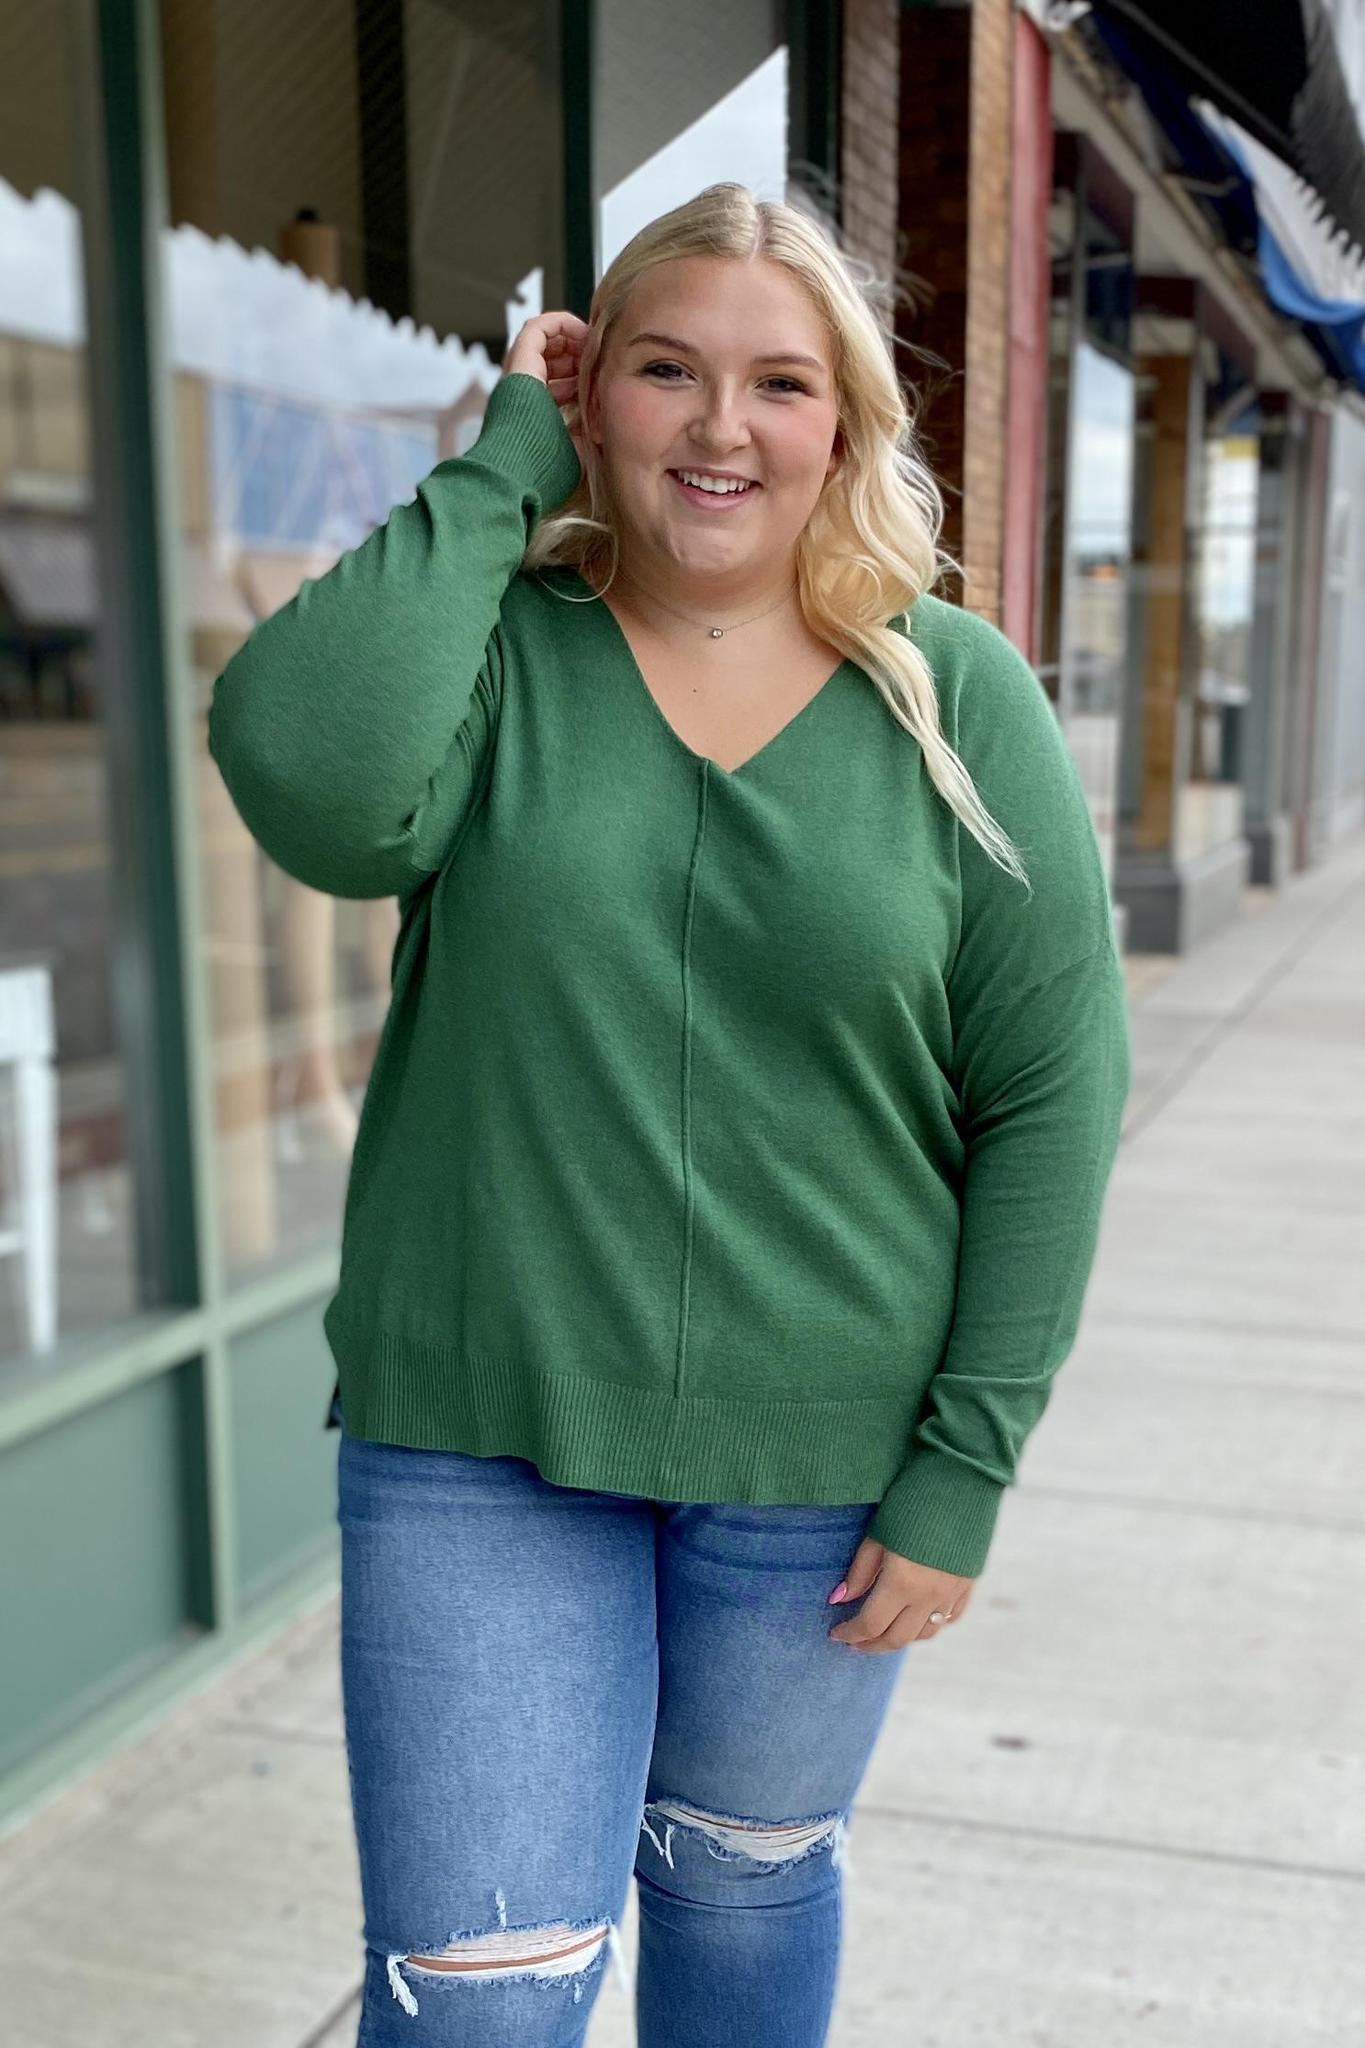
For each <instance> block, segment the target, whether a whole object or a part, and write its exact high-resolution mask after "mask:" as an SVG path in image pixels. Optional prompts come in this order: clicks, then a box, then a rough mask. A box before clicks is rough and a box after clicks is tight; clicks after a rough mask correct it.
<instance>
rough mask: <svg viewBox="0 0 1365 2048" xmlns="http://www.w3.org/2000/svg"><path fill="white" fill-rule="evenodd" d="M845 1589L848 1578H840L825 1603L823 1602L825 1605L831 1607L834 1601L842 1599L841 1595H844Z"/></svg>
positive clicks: (846, 1588) (846, 1589)
mask: <svg viewBox="0 0 1365 2048" xmlns="http://www.w3.org/2000/svg"><path fill="white" fill-rule="evenodd" d="M847 1591H848V1580H847V1579H840V1581H839V1583H838V1585H837V1586H836V1587H835V1588H834V1591H833V1592H832V1593H831V1594H830V1596H829V1599H828V1600H827V1601H826V1603H825V1604H826V1606H828V1607H833V1606H834V1604H835V1602H836V1601H839V1600H842V1599H843V1597H844V1595H845V1593H846V1592H847Z"/></svg>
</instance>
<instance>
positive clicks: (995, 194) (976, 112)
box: [896, 0, 1014, 623]
mask: <svg viewBox="0 0 1365 2048" xmlns="http://www.w3.org/2000/svg"><path fill="white" fill-rule="evenodd" d="M900 23H901V61H900V95H899V98H900V138H899V151H898V183H899V187H900V195H899V208H900V229H901V262H902V264H903V266H904V272H905V276H904V300H905V302H903V303H902V304H900V305H899V306H898V308H897V318H896V332H897V338H898V341H899V343H900V344H902V346H901V347H900V349H899V350H898V355H899V359H900V364H901V371H902V375H903V376H904V377H905V379H906V381H907V382H908V383H909V384H910V385H911V387H912V388H913V390H914V392H915V394H916V397H917V400H918V402H919V424H920V438H921V441H922V443H923V445H924V450H925V454H926V456H927V458H928V460H929V462H930V463H931V465H932V467H933V469H934V472H935V475H936V476H937V477H938V480H939V483H940V485H941V486H942V488H943V492H944V499H945V508H946V518H945V521H944V532H943V539H944V544H945V545H946V546H947V547H948V548H949V549H950V550H951V551H952V553H953V554H955V555H956V556H957V557H958V559H959V561H961V563H962V565H963V569H964V571H965V573H966V587H965V589H964V588H963V587H962V586H961V584H960V582H959V579H957V578H956V577H952V578H949V579H946V580H945V582H944V584H943V585H942V586H941V588H942V590H943V594H944V595H945V596H948V597H952V598H955V599H958V600H959V601H960V602H963V603H965V604H967V605H968V606H969V608H970V609H971V610H973V611H979V612H982V613H984V614H985V615H986V616H987V617H988V618H990V619H992V620H994V621H996V622H997V623H998V621H999V616H1000V603H1001V557H1002V550H1003V532H1004V470H1005V424H1006V416H1005V397H1006V388H1007V370H1008V337H1009V320H1008V314H1009V289H1008V279H1009V209H1010V183H1009V166H1010V137H1011V47H1012V38H1013V32H1014V31H1013V8H1012V0H974V4H973V5H972V6H971V7H960V8H944V9H937V8H907V9H906V10H905V11H904V12H903V13H902V15H901V17H900ZM925 352H927V359H926V353H925Z"/></svg>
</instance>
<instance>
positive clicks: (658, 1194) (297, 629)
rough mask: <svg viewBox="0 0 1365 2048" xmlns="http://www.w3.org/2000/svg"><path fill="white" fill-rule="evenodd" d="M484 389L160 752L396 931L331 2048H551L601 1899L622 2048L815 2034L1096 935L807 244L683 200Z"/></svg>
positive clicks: (355, 1193) (1038, 1391) (1095, 1073)
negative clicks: (459, 435) (451, 452)
mask: <svg viewBox="0 0 1365 2048" xmlns="http://www.w3.org/2000/svg"><path fill="white" fill-rule="evenodd" d="M503 371H504V375H503V377H502V379H501V381H500V383H499V384H498V385H497V386H496V387H495V389H494V391H493V393H492V395H491V397H490V400H489V404H488V408H487V412H486V415H485V418H484V421H483V425H482V428H481V431H480V434H479V437H478V439H477V441H476V442H475V443H474V444H473V445H472V446H471V447H470V448H469V449H468V451H467V452H466V453H465V454H464V455H462V456H459V457H455V458H451V459H448V460H446V461H443V462H441V463H438V464H437V466H436V467H435V469H434V470H433V471H432V472H431V474H430V475H429V476H428V477H427V478H426V479H425V480H424V482H423V483H422V484H421V485H419V486H418V489H417V493H416V497H415V499H414V500H413V501H412V502H411V503H409V504H407V505H404V506H401V507H399V508H397V509H396V510H395V511H394V512H393V513H392V514H391V515H390V517H389V519H388V520H387V522H386V523H385V525H384V526H382V527H381V528H379V529H378V530H377V531H376V532H375V533H373V534H372V535H370V536H369V538H368V539H367V540H366V541H365V542H364V543H363V544H362V545H361V546H360V547H358V548H356V549H354V550H352V551H351V552H350V553H348V554H346V555H344V556H343V557H342V558H341V559H340V561H338V562H337V563H336V564H335V566H334V567H333V568H332V569H331V570H329V571H328V572H327V574H326V575H324V576H322V577H320V578H318V579H316V580H314V581H312V582H310V583H306V584H304V586H303V587H302V588H301V589H300V591H299V592H298V594H297V596H296V597H295V598H294V599H293V600H292V601H291V602H290V603H289V604H287V605H286V606H285V607H284V608H283V610H281V611H280V612H277V613H276V614H275V615H274V616H273V617H271V618H269V619H267V620H265V621H264V622H263V623H262V624H261V625H260V626H259V627H258V628H257V629H256V630H255V632H254V633H253V634H252V636H251V638H250V639H249V640H248V642H247V643H246V645H245V646H244V647H243V648H242V649H241V650H240V651H239V652H238V654H237V655H236V656H235V657H234V658H233V660H232V661H231V662H230V663H229V664H228V666H227V668H226V669H225V670H224V672H223V674H222V676H221V677H220V678H219V680H218V683H217V685H216V689H215V695H214V701H213V706H212V711H211V715H210V719H211V722H210V744H211V746H212V750H213V753H214V757H215V759H216V760H217V761H218V763H219V765H220V767H221V769H222V772H223V774H224V776H225V778H226V780H227V783H228V787H229V789H230V790H231V792H232V794H233V797H234V799H235V800H236V802H237V804H238V807H239V808H240V810H241V812H242V814H243V816H244V818H245V819H246V822H247V823H248V825H249V826H250V827H251V829H252V830H253V832H254V833H255V834H256V836H257V838H258V839H259V840H260V841H261V843H262V844H263V845H264V846H265V848H266V850H267V851H268V852H269V853H270V854H271V855H272V856H273V858H274V859H275V860H276V861H277V862H278V863H279V864H280V865H281V866H282V867H284V868H286V869H287V870H289V872H291V873H292V874H295V875H297V876H299V877H300V878H301V879H302V880H304V881H306V882H310V883H312V884H313V886H315V887H316V888H319V889H323V890H328V891H331V892H332V893H334V894H337V895H342V896H357V897H364V896H377V895H382V894H387V893H394V894H396V895H397V897H398V899H399V905H400V910H401V925H400V931H399V936H398V940H397V942H396V946H395V951H394V960H393V988H392V1000H391V1004H390V1008H389V1011H388V1015H387V1017H386V1020H385V1025H384V1029H383V1033H382V1035H381V1040H380V1044H379V1048H378V1051H377V1054H376V1059H375V1063H374V1068H373V1072H372V1076H371V1080H370V1084H369V1087H368V1090H367V1093H366V1098H365V1103H364V1108H363V1113H362V1116H361V1122H360V1129H359V1132H358V1136H357V1139H356V1145H355V1151H354V1156H353V1160H352V1167H351V1178H350V1184H349V1188H348V1192H347V1202H346V1215H345V1226H344V1233H343V1250H342V1271H341V1279H340V1285H339V1288H338V1291H337V1293H336V1295H335V1296H334V1298H333V1299H332V1301H331V1302H330V1303H329V1305H328V1308H327V1311H326V1315H325V1319H324V1320H325V1326H326V1330H327V1335H328V1338H329V1340H330V1343H331V1346H332V1351H333V1354H334V1356H335V1359H336V1364H337V1372H338V1381H337V1396H336V1400H335V1403H334V1408H333V1411H332V1417H333V1419H334V1420H335V1421H337V1422H338V1423H339V1424H340V1425H341V1436H340V1439H339V1466H338V1516H339V1520H340V1524H341V1535H342V1680H343V1691H344V1701H345V1713H346V1730H347V1739H348V1755H349V1762H350V1772H351V1791H352V1799H353V1811H354V1817H355V1823H356V1836H357V1843H358V1847H359V1857H360V1871H361V1880H362V1889H363V1894H364V1904H365V1929H364V1935H365V1941H366V1944H367V1950H368V1953H367V1967H366V1977H365V1992H364V2001H363V2012H362V2017H361V2023H360V2033H359V2043H360V2048H380V2044H386V2043H390V2042H393V2043H398V2042H412V2043H417V2042H423V2041H428V2042H432V2043H442V2044H455V2043H461V2044H464V2043H475V2042H477V2043H479V2044H480V2048H501V2044H504V2043H506V2044H511V2043H518V2044H527V2048H532V2044H547V2048H548V2044H551V2043H553V2044H555V2048H568V2044H572V2043H579V2042H581V2041H582V2040H583V2038H584V2034H585V2031H586V2028H587V2023H588V2015H589V2012H590V2009H591V2007H592V2005H593V2002H594V1999H595V1997H596V1995H597V1992H598V1990H599V1989H600V1984H601V1979H602V1975H603V1972H604V1970H605V1967H606V1963H607V1960H608V1958H609V1957H611V1956H614V1957H615V1959H616V1961H617V1963H618V1965H620V1967H621V1971H622V1975H623V1976H625V1974H626V1972H625V1965H624V1961H623V1958H622V1955H621V1944H620V1941H619V1936H618V1933H617V1928H618V1924H619V1921H620V1917H621V1913H622V1910H623V1906H624V1902H625V1897H626V1891H627V1886H628V1883H629V1879H630V1876H631V1873H632V1871H633V1872H634V1875H635V1878H636V1881H637V1888H638V1891H637V1895H638V1903H639V1960H638V1970H637V1976H636V1983H635V1999H636V2018H637V2026H638V2038H639V2040H640V2042H641V2043H642V2048H664V2044H672V2043H675V2042H678V2043H681V2042H686V2043H687V2044H688V2048H733V2044H735V2043H736V2042H743V2043H745V2044H746V2048H777V2044H779V2043H780V2044H782V2048H816V2044H818V2043H820V2042H823V2041H824V2040H825V2038H826V2033H827V2029H828V2024H829V2019H830V2014H831V2010H832V2006H833V2000H834V1992H835V1982H836V1970H837V1961H838V1954H839V1940H840V1913H841V1889H840V1885H841V1870H842V1868H843V1866H844V1864H845V1861H846V1858H845V1853H844V1852H845V1837H846V1832H847V1826H848V1818H849V1811H850V1808H851V1805H852V1801H853V1798H854V1795H855V1792H856V1790H857V1787H858V1784H859V1782H860V1779H861V1777H862V1774H863V1772H864V1770H865V1768H866V1765H867V1762H868V1759H869V1756H870V1753H871V1750H872V1747H873V1744H874V1742H875V1740H876V1737H877V1734H878V1731H879V1729H880V1727H881V1725H882V1723H883V1719H884V1716H885V1713H886V1710H887V1706H888V1703H889V1701H890V1699H891V1696H892V1693H893V1690H894V1687H895V1683H896V1679H897V1676H898V1674H899V1670H900V1667H901V1665H902V1663H903V1661H904V1657H905V1652H906V1650H907V1649H908V1648H909V1646H910V1645H911V1644H912V1643H913V1644H922V1643H925V1642H928V1641H931V1640H932V1639H933V1638H934V1637H935V1636H936V1635H937V1634H938V1633H939V1632H940V1630H941V1629H943V1628H945V1627H946V1626H948V1624H949V1623H951V1622H954V1621H958V1620H960V1619H961V1618H962V1616H963V1614H964V1613H965V1611H966V1608H967V1605H968V1602H969V1600H970V1598H971V1594H972V1591H973V1587H974V1584H975V1581H976V1579H977V1578H978V1577H979V1575H980V1573H981V1570H982V1568H983V1565H984V1562H985V1558H986V1553H987V1549H988V1547H989V1544H990V1541H991V1537H992V1532H993V1529H994V1525H995V1519H996V1514H997V1510H998V1507H999V1503H1000V1499H1001V1496H1002V1493H1003V1490H1004V1488H1005V1487H1006V1486H1007V1485H1009V1484H1010V1483H1011V1481H1012V1479H1013V1477H1014V1472H1015V1468H1016V1464H1017V1461H1018V1457H1019V1454H1020V1451H1021V1449H1022V1447H1023V1444H1024V1441H1025V1439H1026V1437H1027V1435H1028V1433H1029V1431H1030V1429H1031V1428H1032V1427H1033V1425H1034V1424H1035V1423H1036V1422H1037V1420H1038V1418H1039V1416H1040V1415H1041V1413H1042V1411H1043V1408H1044V1405H1045V1403H1046V1401H1047V1398H1048V1393H1049V1389H1050V1385H1051V1381H1052V1378H1053V1376H1054V1374H1055V1372H1056V1370H1057V1368H1058V1366H1059V1364H1060V1363H1061V1362H1062V1360H1063V1359H1064V1357H1065V1356H1066V1353H1067V1351H1068V1350H1069V1348H1070V1346H1071V1344H1072V1342H1073V1339H1074V1335H1075V1330H1076V1326H1077V1321H1078V1317H1079V1312H1080V1307H1081V1302H1082V1295H1083V1290H1084V1287H1085V1284H1086V1278H1087V1275H1088V1272H1089V1269H1090V1264H1091V1260H1092V1256H1093V1251H1094V1247H1095V1243H1096V1239H1097V1234H1098V1223H1099V1216H1100V1206H1101V1201H1102V1196H1103V1191H1104V1187H1105V1183H1106V1179H1107V1176H1108V1173H1109V1170H1110V1166H1111V1163H1112V1160H1113V1156H1114V1152H1115V1149H1116V1146H1117V1140H1118V1130H1119V1118H1120V1111H1121V1109H1122V1105H1123V1101H1124V1098H1125V1095H1126V1092H1127V1086H1128V1075H1129V1044H1128V1037H1127V1018H1126V1008H1125V1003H1124V986H1123V976H1122V971H1121V966H1120V962H1119V959H1118V955H1117V952H1116V947H1115V939H1114V928H1113V922H1112V917H1111V911H1110V903H1109V894H1108V888H1107V885H1106V881H1105V876H1104V873H1103V868H1102V864H1101V861H1100V857H1099V851H1098V847H1097V844H1096V840H1095V835H1094V832H1093V829H1092V826H1091V821H1090V816H1089V811H1088V808H1087V805H1086V802H1085V798H1084V795H1083V792H1082V790H1081V787H1080V784H1079V779H1078V776H1077V774H1076V772H1075V769H1074V768H1073V765H1072V762H1071V758H1070V755H1069V754H1068V752H1067V750H1066V747H1065V745H1064V743H1063V741H1062V738H1061V736H1060V733H1059V730H1058V726H1057V723H1056V720H1055V718H1054V716H1053V713H1052V710H1051V707H1050V706H1049V704H1048V702H1047V699H1046V697H1045V696H1044V694H1043V691H1042V689H1041V687H1040V685H1039V683H1038V681H1037V678H1036V677H1035V676H1034V674H1033V672H1032V671H1031V669H1030V668H1029V667H1028V665H1027V663H1026V662H1025V661H1024V660H1023V658H1022V657H1021V656H1020V655H1018V654H1017V653H1016V652H1015V650H1014V649H1013V648H1012V647H1011V645H1010V643H1009V642H1008V641H1007V640H1006V639H1005V638H1004V637H1003V635H1002V634H1000V633H999V632H998V631H997V630H996V629H995V628H994V627H993V626H991V625H990V624H988V623H986V622H985V621H983V620H981V619H978V618H975V617H973V616H971V615H969V614H967V613H965V612H963V611H962V610H960V609H958V608H957V607H955V606H953V605H950V604H949V603H947V602H946V601H944V600H943V599H941V598H939V597H936V596H934V595H933V594H932V593H931V591H930V585H931V584H932V583H933V582H934V581H935V580H936V578H937V576H938V574H939V573H940V570H941V567H942V566H943V564H944V562H945V561H946V560H947V559H948V558H947V557H945V556H942V555H940V553H939V552H938V550H937V546H936V541H937V535H938V531H939V527H940V523H941V517H942V505H941V499H940V497H939V494H938V491H937V488H936V486H935V483H934V481H933V479H932V477H931V476H930V474H929V472H928V471H927V469H926V468H925V466H924V464H923V462H922V461H921V459H920V458H919V456H918V454H917V453H916V451H915V448H914V444H913V438H912V429H911V424H910V420H909V417H908V414H907V410H906V405H905V400H904V397H903V394H902V392H901V389H900V387H899V384H898V381H897V377H896V374H895V370H894V366H893V361H892V357H891V354H890V351H889V349H888V347H887V344H886V340H885V337H884V334H883V332H882V329H881V328H880V326H879V325H878V323H877V321H876V319H875V318H874V316H873V314H872V312H871V311H870V310H869V307H868V304H867V303H866V301H865V299H864V297H863V295H862V292H861V290H860V288H859V286H858V285H857V284H856V283H855V281H854V278H853V276H852V274H851V272H850V268H849V266H848V264H847V263H846V261H845V260H844V258H843V257H842V255H841V253H840V252H839V250H838V249H837V247H835V246H834V245H833V243H832V242H831V240H830V239H829V237H828V236H827V235H826V233H825V232H824V231H823V230H822V229H821V228H820V227H819V225H818V224H817V223H815V222H814V221H813V220H812V219H811V218H809V217H808V216H807V215H806V214H805V213H804V212H802V211H801V210H799V209H797V208H792V207H788V206H784V205H773V204H768V203H759V202H757V201H755V199H754V198H753V196H752V195H751V194H750V193H749V192H748V191H747V190H746V189H745V188H744V187H742V186H739V185H731V184H727V185H717V186H713V187H711V188H710V189H709V190H707V191H705V192H703V193H701V194H700V195H699V196H698V197H697V198H696V199H694V200H693V201H691V202H690V203H689V204H687V205H684V206H681V207H679V208H678V209H676V211H674V212H672V213H670V214H667V215H665V216H664V217H663V218H661V219H659V220H656V221H654V222H653V223H652V224H651V225H650V226H648V227H646V228H645V229H644V230H642V232H641V233H640V234H639V235H637V236H636V238H635V239H634V241H633V242H631V243H630V244H629V245H628V247H626V248H625V249H624V250H623V251H622V252H621V254H620V255H619V256H618V257H617V258H616V260H615V262H614V263H613V264H612V265H611V267H610V269H609V270H608V272H607V274H606V275H605V276H604V277H603V279H602V281H601V283H600V284H599V286H598V288H597V291H596V292H595V294H594V297H593V303H592V306H591V308H590V318H589V320H588V321H587V323H586V324H585V323H584V322H582V321H580V320H578V319H577V318H576V317H575V316H574V315H572V314H570V313H567V312H557V313H547V314H543V315H540V316H538V317H536V318H534V319H532V320H529V321H528V322H527V323H526V325H525V326H524V327H523V329H522V330H521V332H520V333H519V335H518V336H517V337H516V340H515V342H514V344H513V346H512V348H511V350H510V352H509V354H508V356H507V358H506V360H505V362H504V364H503ZM831 1603H833V1604H834V1605H836V1606H837V1607H838V1610H839V1612H838V1615H837V1616H833V1617H832V1616H831V1612H830V1606H831ZM627 1981H628V1978H627Z"/></svg>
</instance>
